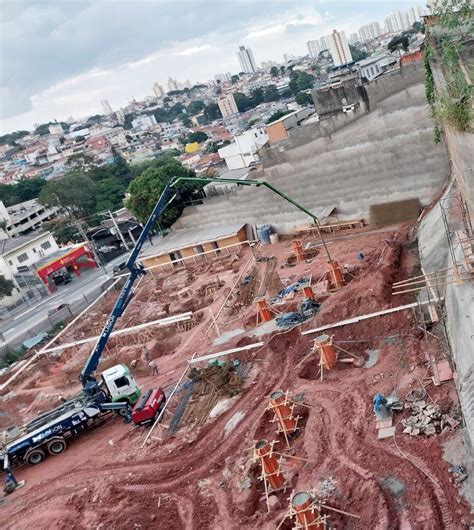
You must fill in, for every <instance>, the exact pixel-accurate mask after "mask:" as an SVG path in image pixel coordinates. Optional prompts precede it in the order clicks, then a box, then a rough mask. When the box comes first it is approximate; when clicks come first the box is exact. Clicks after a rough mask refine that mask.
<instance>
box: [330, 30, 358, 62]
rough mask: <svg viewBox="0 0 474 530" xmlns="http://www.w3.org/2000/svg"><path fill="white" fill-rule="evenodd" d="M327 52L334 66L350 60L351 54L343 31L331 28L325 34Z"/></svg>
mask: <svg viewBox="0 0 474 530" xmlns="http://www.w3.org/2000/svg"><path fill="white" fill-rule="evenodd" d="M327 42H328V45H329V53H330V54H331V56H332V59H333V61H334V66H342V65H343V64H348V63H351V62H352V55H351V51H350V49H349V44H348V43H347V39H346V34H345V33H344V32H343V31H337V30H333V32H332V33H331V34H330V35H328V36H327Z"/></svg>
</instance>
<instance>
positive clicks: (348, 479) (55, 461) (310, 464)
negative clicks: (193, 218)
mask: <svg viewBox="0 0 474 530" xmlns="http://www.w3.org/2000/svg"><path fill="white" fill-rule="evenodd" d="M410 231H411V226H410V225H405V226H401V227H397V229H389V230H385V231H376V232H372V233H370V234H363V233H362V234H357V237H356V236H354V237H352V238H351V237H350V236H348V235H345V237H344V238H340V239H335V240H334V241H333V242H332V243H330V244H329V245H328V246H329V248H330V251H331V254H332V257H333V259H337V260H339V261H340V262H341V263H343V264H345V265H348V266H349V267H350V270H351V274H352V276H351V277H350V278H349V279H350V282H349V283H348V285H346V286H345V287H344V288H342V289H341V290H340V291H338V292H335V293H331V294H330V295H329V296H324V297H322V299H324V301H323V303H322V306H321V309H320V312H319V313H318V314H317V315H316V316H315V317H313V318H312V319H311V320H310V321H308V322H306V323H305V324H303V325H302V326H300V327H299V328H295V329H291V330H289V331H286V332H285V331H278V332H276V333H275V334H273V335H266V336H264V337H262V338H261V339H258V340H262V341H263V342H264V343H265V345H264V346H263V347H262V348H260V349H256V350H253V351H248V352H245V354H242V355H239V356H238V358H239V359H241V360H242V361H247V362H252V370H251V372H250V374H249V376H248V379H247V381H246V383H245V385H244V390H243V392H242V393H241V394H240V395H239V396H237V397H236V398H233V400H232V402H231V405H230V406H229V408H225V407H223V411H222V412H221V414H219V415H217V416H216V417H215V418H213V419H209V420H208V421H207V422H206V423H205V424H204V425H203V426H202V427H201V428H199V429H196V430H192V431H191V430H185V429H181V430H179V431H178V432H177V433H176V435H174V436H172V437H166V438H164V440H163V438H162V436H163V429H162V428H160V427H159V428H158V429H157V430H156V431H155V434H156V437H154V439H153V440H152V441H151V443H150V444H149V445H147V446H146V447H145V449H144V450H142V449H141V445H142V443H143V440H144V437H145V436H146V434H147V432H148V431H147V429H145V428H137V429H130V427H129V426H127V425H125V424H123V423H122V421H121V420H120V419H119V418H114V419H112V420H110V421H107V422H105V423H104V424H103V425H101V426H100V427H97V428H96V429H94V431H93V432H91V433H89V434H88V435H85V436H83V437H81V438H79V439H77V440H75V441H73V442H71V443H70V444H69V448H68V450H67V451H66V452H65V453H64V454H62V455H60V456H57V457H50V458H48V459H47V460H46V461H45V462H43V463H42V464H40V465H39V466H37V467H22V468H20V469H18V471H17V475H18V478H19V479H23V480H25V481H26V486H25V487H24V488H22V489H21V490H18V491H16V492H15V493H14V494H12V495H11V496H9V497H8V498H7V499H6V500H5V502H4V503H3V504H2V506H1V510H2V528H5V529H15V530H17V529H26V528H29V527H31V526H34V527H35V528H37V529H43V528H44V529H50V528H78V529H89V528H117V529H122V528H123V529H130V528H163V529H165V528H166V529H183V528H185V529H196V530H197V529H206V528H216V529H226V530H227V529H240V528H255V529H257V528H258V529H260V528H263V529H273V528H276V527H277V526H278V525H279V524H280V522H281V521H282V519H283V518H284V517H285V515H286V513H287V511H288V497H289V495H290V493H291V492H292V491H299V490H311V489H312V488H317V489H318V491H323V492H325V494H326V495H325V498H326V502H327V504H329V505H330V506H334V507H335V508H338V509H341V510H345V511H348V512H351V513H353V514H357V515H358V516H360V519H355V518H350V517H346V516H343V515H340V514H337V513H334V512H328V513H330V515H331V519H330V523H331V526H332V527H335V528H345V529H364V530H365V529H367V528H371V529H380V530H385V529H392V528H393V529H395V528H407V529H408V528H411V529H420V530H421V529H428V528H429V529H459V528H468V526H469V523H470V516H469V510H468V507H467V505H466V504H465V503H464V501H463V500H462V499H461V498H460V496H459V493H458V489H457V487H456V486H455V484H454V482H453V480H452V478H451V476H450V474H449V471H448V465H447V464H446V462H445V461H443V459H442V444H443V443H444V442H445V440H446V439H448V438H449V437H450V436H452V433H451V432H450V431H446V432H443V433H442V434H440V435H437V436H433V437H413V438H412V437H409V436H407V435H405V434H403V433H402V430H403V428H402V426H401V425H399V423H400V420H401V419H402V418H403V417H404V412H401V413H397V414H396V415H395V425H397V430H396V436H395V437H392V438H389V439H385V440H377V435H376V430H375V421H374V417H373V412H372V406H371V404H372V397H373V395H374V394H375V393H377V392H382V393H384V394H386V395H388V394H395V395H396V396H397V397H399V398H400V399H402V400H403V399H404V398H405V396H406V394H407V393H408V392H409V391H410V390H412V389H413V388H416V387H419V386H420V384H421V381H423V379H424V378H426V377H427V376H428V377H429V375H430V374H429V372H428V371H427V368H426V366H425V361H426V354H427V350H428V349H429V347H430V344H429V343H427V342H426V341H425V340H424V339H423V335H422V334H421V333H420V331H419V329H418V328H417V322H416V321H415V319H414V316H413V315H412V314H411V313H408V312H404V313H395V314H391V315H387V316H381V317H379V318H377V319H374V320H368V321H363V322H360V323H358V324H352V325H349V326H346V327H343V328H336V329H335V330H331V331H333V333H332V334H333V335H334V341H336V342H337V341H340V342H339V343H340V344H341V345H342V346H343V347H344V348H345V349H347V350H349V351H351V352H352V353H354V354H357V355H360V356H363V357H364V358H367V357H368V356H367V353H366V350H367V349H377V350H379V352H378V357H377V361H376V363H375V364H374V365H373V366H372V367H370V368H364V367H361V368H356V367H354V366H352V365H348V364H342V363H338V364H337V365H336V367H335V368H334V369H333V370H331V371H329V372H325V374H324V375H325V377H324V380H323V381H322V382H321V381H320V380H319V377H318V370H317V366H316V361H315V360H314V359H312V358H309V359H308V360H307V361H306V362H305V363H303V364H302V365H301V366H300V367H299V368H297V369H295V366H296V364H297V363H298V362H299V361H300V360H301V359H302V358H303V357H304V355H306V354H307V353H308V352H309V351H310V350H311V347H312V339H313V338H314V336H312V335H307V336H302V335H301V334H300V331H301V330H302V329H310V328H314V327H316V326H320V325H323V324H326V323H330V322H334V321H337V320H340V319H345V318H350V317H351V316H355V315H360V314H364V313H370V312H373V311H379V310H381V309H384V308H387V307H390V306H396V305H400V304H402V303H408V302H410V301H413V298H411V297H410V296H409V295H403V298H396V299H395V298H394V297H392V295H391V292H392V289H391V284H392V283H393V282H394V281H397V280H400V279H403V278H406V277H408V276H410V275H411V274H412V271H413V270H414V268H415V267H416V266H417V257H416V254H414V251H413V250H412V247H413V245H412V242H411V240H410ZM290 248H291V241H283V242H280V243H278V244H276V245H272V246H269V247H265V248H264V249H263V250H262V253H263V254H264V255H266V256H270V255H274V256H275V257H276V259H277V267H276V270H277V271H278V273H279V275H280V277H281V278H282V280H283V283H284V284H287V283H291V282H292V281H295V280H296V279H298V278H300V277H301V276H304V275H312V277H313V278H318V277H319V276H321V275H322V273H323V272H324V266H325V259H326V258H325V257H324V255H323V253H322V252H321V253H320V254H319V255H318V256H317V257H315V258H314V259H312V260H310V261H309V262H308V263H307V262H304V263H298V264H297V265H295V266H294V267H287V266H285V265H284V264H285V262H286V256H287V255H288V252H289V250H290ZM360 250H362V251H363V252H364V254H365V258H364V260H362V261H360V260H358V259H357V253H358V252H359V251H360ZM242 254H243V255H242V257H241V259H240V260H239V263H240V267H239V268H238V269H237V267H235V263H231V260H228V261H229V263H228V264H227V267H228V269H227V271H223V272H219V276H220V277H221V279H222V281H223V286H222V287H221V288H220V290H218V291H216V292H214V293H213V297H212V298H213V301H212V303H211V304H210V306H209V307H211V309H212V310H213V311H214V312H217V311H218V309H219V307H220V306H221V305H222V303H223V302H224V299H225V297H226V296H227V294H228V293H229V288H230V287H231V286H232V285H233V284H234V283H235V281H236V280H237V278H238V275H239V274H240V273H241V272H242V270H243V266H244V264H245V263H247V261H248V259H249V257H250V254H249V253H247V252H243V253H242ZM216 266H217V265H216V264H214V265H213V264H211V263H207V264H203V265H201V266H200V267H201V268H198V267H196V268H195V269H191V270H190V271H189V274H191V275H192V279H191V280H190V279H189V278H188V276H187V275H186V283H187V285H186V287H187V288H188V289H190V290H191V291H192V292H196V291H197V290H198V289H199V288H200V287H201V286H202V285H203V284H205V283H206V282H209V281H211V280H212V279H214V277H215V272H213V271H214V269H215V267H216ZM236 269H237V270H236ZM347 270H349V269H347ZM183 276H184V275H183ZM146 281H147V282H149V283H148V284H146V283H145V280H144V282H143V283H142V286H147V287H146V289H145V290H146V291H147V292H149V293H151V292H155V290H161V286H162V285H163V278H162V277H158V276H157V277H152V278H150V279H148V280H146ZM150 282H151V283H150ZM151 284H153V285H151ZM152 287H153V288H152ZM176 287H177V288H181V289H182V288H183V286H182V285H177V286H176ZM159 296H160V298H159V302H158V301H156V302H155V303H159V304H160V306H161V305H164V304H166V303H168V299H167V298H166V295H165V294H164V293H163V291H161V294H160V295H159ZM141 297H144V295H143V291H141V294H140V293H139V294H138V296H137V298H136V300H135V301H134V302H133V304H135V306H134V305H132V304H131V305H130V311H131V313H130V314H129V313H128V310H127V313H126V315H127V317H128V316H130V317H133V318H136V319H138V321H140V320H139V318H140V314H139V312H140V306H139V303H138V302H139V301H140V299H142V301H145V300H147V302H146V303H147V304H148V303H153V298H152V297H150V298H147V297H144V298H141ZM163 297H164V298H163ZM137 304H138V305H137ZM134 308H135V309H134ZM134 311H136V312H137V313H136V314H135V313H134ZM252 315H253V317H255V307H254V306H253V304H252V305H251V306H249V307H243V308H242V310H241V311H240V313H239V321H238V322H237V323H235V322H234V323H231V324H229V325H226V326H224V327H223V328H222V329H221V330H220V332H221V334H222V333H224V332H226V331H230V330H232V329H236V328H243V322H244V321H248V322H251V317H252ZM88 325H89V323H87V322H84V323H83V330H86V329H87V326H88ZM131 325H133V324H131ZM209 327H210V328H211V335H210V336H209V337H208V336H207V335H206V330H208V328H209ZM212 330H213V328H212V321H211V319H210V316H209V315H207V314H205V317H203V320H202V322H201V323H200V324H199V325H198V326H196V327H195V328H193V329H192V330H190V331H187V332H182V333H179V340H177V341H176V342H175V343H173V342H172V336H171V335H173V334H171V335H170V336H168V337H166V338H164V340H165V343H166V345H167V346H166V347H163V345H162V343H161V342H160V338H159V337H154V338H151V339H150V340H148V341H147V342H146V344H147V347H148V349H149V351H150V352H151V356H152V357H153V358H155V359H156V362H157V366H158V370H159V375H158V376H157V377H155V378H152V377H150V376H149V375H148V374H147V371H146V369H145V368H143V367H141V368H140V369H139V370H138V371H137V372H136V375H137V376H138V379H139V381H140V383H141V384H142V385H143V386H145V387H149V386H151V385H154V386H156V385H161V386H163V387H167V386H169V385H170V384H172V383H174V382H175V381H176V380H177V379H178V377H179V376H180V374H181V373H182V371H183V369H184V366H185V361H186V360H187V359H189V358H190V357H191V355H192V354H193V353H195V352H196V353H198V354H205V353H209V352H214V351H218V350H219V349H221V350H224V349H228V348H232V347H235V346H236V345H243V344H248V343H252V342H254V341H255V339H250V338H249V337H248V336H247V334H246V332H244V333H243V334H240V335H237V336H234V337H233V338H232V339H231V340H230V341H229V342H227V343H226V344H220V345H219V347H212V346H211V345H210V344H211V341H212V340H213V339H214V338H215V336H216V335H215V334H214V335H212ZM72 336H74V337H75V336H76V335H75V332H74V333H72V334H71V337H72ZM173 336H176V331H175V332H174V335H173ZM71 337H69V339H67V340H70V339H71ZM74 337H72V338H74ZM65 341H66V339H65ZM342 341H344V342H342ZM348 341H351V342H348ZM354 341H357V342H354ZM120 348H129V350H122V351H121V350H120V349H118V351H117V352H111V353H116V355H117V357H114V358H113V360H117V359H119V360H121V353H122V354H126V357H127V359H128V358H129V357H131V356H132V354H135V357H136V358H138V357H139V356H140V350H141V348H142V345H141V344H140V345H136V346H135V347H133V345H128V346H121V347H120ZM116 349H117V348H116ZM168 350H169V351H168ZM87 351H88V349H87V348H86V349H85V350H84V351H82V350H81V353H80V354H79V353H78V352H76V358H77V362H78V366H80V365H81V363H82V362H83V360H84V358H85V355H86V354H87ZM73 359H74V357H70V358H68V360H67V359H66V356H65V358H64V359H63V358H62V357H59V358H58V360H57V363H56V365H55V363H54V362H52V363H51V362H45V361H43V360H42V361H41V363H43V364H41V365H40V364H39V363H38V364H37V366H38V367H39V366H41V370H42V374H43V375H42V376H41V377H40V380H41V383H40V384H36V385H35V386H34V387H33V382H34V381H37V380H38V377H39V374H38V373H33V374H29V375H28V376H27V377H25V378H23V379H20V380H19V381H18V383H16V384H15V385H12V387H11V388H10V389H9V390H10V391H11V392H12V393H14V395H15V396H16V397H17V399H15V397H12V398H11V399H10V400H8V401H2V409H3V406H5V410H6V413H7V415H8V417H9V419H12V418H17V417H19V416H23V417H25V416H28V415H29V414H30V413H32V412H33V409H32V408H31V405H32V403H33V402H34V403H37V402H40V403H41V404H43V401H42V400H38V399H37V396H38V394H40V393H43V394H54V393H55V392H56V393H57V392H58V389H57V388H55V384H56V382H57V380H58V377H59V376H60V375H61V366H63V364H62V363H68V362H71V360H73ZM55 366H56V367H55ZM54 367H55V368H54ZM101 368H102V365H101ZM65 389H66V387H65V386H63V387H61V388H59V392H61V391H63V390H65ZM275 389H282V390H285V391H286V390H289V391H290V392H291V393H292V394H293V395H298V396H299V398H301V399H304V404H307V405H308V406H303V405H302V404H301V402H299V404H298V405H297V406H296V408H295V414H299V415H300V416H301V417H302V418H301V420H300V429H301V432H300V435H299V436H298V437H297V438H296V439H295V440H293V441H291V443H290V448H289V449H288V448H286V446H285V442H284V438H283V437H282V435H281V434H277V433H276V424H275V423H271V421H270V420H271V419H272V415H271V413H270V412H269V411H265V409H266V406H267V404H268V396H269V394H270V393H271V392H272V391H274V390H275ZM68 390H69V391H72V390H73V388H68ZM428 392H429V399H431V400H433V401H434V402H435V403H437V404H438V405H440V407H441V408H442V409H443V410H449V409H450V408H452V407H454V406H456V405H457V398H456V393H455V391H454V386H453V383H452V382H448V383H445V384H443V385H441V386H439V387H434V386H433V385H431V386H429V387H428ZM51 399H54V397H52V398H51ZM44 406H46V405H44ZM28 407H30V410H28ZM0 420H1V421H2V422H4V420H5V416H0ZM260 438H266V439H268V440H279V443H278V445H277V446H276V450H277V451H279V452H281V453H284V454H291V455H293V456H296V457H299V458H304V459H306V460H305V461H302V460H297V459H289V458H284V459H283V464H282V472H283V474H284V476H285V478H286V479H287V488H286V491H279V492H275V493H271V506H272V509H271V511H270V512H267V508H266V502H265V494H264V487H263V484H262V483H261V482H260V481H259V480H258V477H259V474H260V470H259V467H258V465H257V464H256V463H253V462H252V450H251V449H252V447H253V444H254V443H255V441H256V440H257V439H260ZM291 527H292V521H291V520H290V519H289V518H288V519H286V520H285V521H284V522H283V523H282V525H281V528H283V529H289V528H291Z"/></svg>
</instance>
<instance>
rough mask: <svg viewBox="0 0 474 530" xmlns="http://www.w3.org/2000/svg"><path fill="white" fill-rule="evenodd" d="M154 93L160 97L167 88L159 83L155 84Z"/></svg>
mask: <svg viewBox="0 0 474 530" xmlns="http://www.w3.org/2000/svg"><path fill="white" fill-rule="evenodd" d="M153 93H154V94H155V97H156V98H158V99H160V98H162V97H163V96H164V95H165V89H164V88H163V87H162V86H161V85H159V84H158V83H154V84H153Z"/></svg>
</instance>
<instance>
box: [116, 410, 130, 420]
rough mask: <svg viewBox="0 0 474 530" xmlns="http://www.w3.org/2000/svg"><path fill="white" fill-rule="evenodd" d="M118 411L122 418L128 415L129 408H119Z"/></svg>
mask: <svg viewBox="0 0 474 530" xmlns="http://www.w3.org/2000/svg"><path fill="white" fill-rule="evenodd" d="M118 413H119V415H120V416H122V418H126V417H127V416H128V410H127V409H119V410H118Z"/></svg>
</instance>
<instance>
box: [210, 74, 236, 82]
mask: <svg viewBox="0 0 474 530" xmlns="http://www.w3.org/2000/svg"><path fill="white" fill-rule="evenodd" d="M214 79H215V80H216V81H220V82H221V83H225V82H227V81H230V80H231V79H232V74H231V73H230V72H227V73H225V74H216V75H215V76H214Z"/></svg>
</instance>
